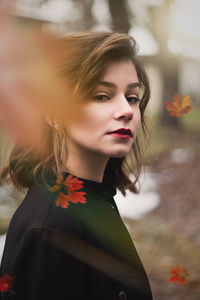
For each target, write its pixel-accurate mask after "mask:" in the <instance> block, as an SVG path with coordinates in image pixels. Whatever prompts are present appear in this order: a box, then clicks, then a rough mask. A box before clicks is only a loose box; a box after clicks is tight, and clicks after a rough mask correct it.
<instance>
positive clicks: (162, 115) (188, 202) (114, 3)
mask: <svg viewBox="0 0 200 300" xmlns="http://www.w3.org/2000/svg"><path fill="white" fill-rule="evenodd" d="M1 2H3V1H2V0H1V1H0V3H1ZM4 2H5V1H4ZM199 12H200V2H199V1H198V0H190V1H188V0H26V1H25V0H18V1H16V8H15V16H16V18H17V19H19V20H20V22H21V24H23V25H25V26H30V27H31V26H36V27H38V28H39V29H41V30H43V31H50V32H56V33H59V34H60V35H65V34H67V33H71V32H76V31H83V30H109V31H110V30H115V31H120V32H126V33H129V34H130V35H131V36H133V37H134V38H135V39H136V41H137V43H138V46H139V55H140V59H141V61H142V62H143V64H144V66H145V69H146V71H147V73H148V75H149V80H150V85H151V101H150V104H149V107H148V109H147V117H148V125H149V128H150V131H151V142H150V144H149V145H148V146H147V147H146V149H145V153H146V156H145V166H144V169H143V172H142V174H141V180H140V181H141V193H140V194H139V195H134V194H131V193H127V196H126V197H123V196H122V194H121V193H120V192H118V193H117V195H116V196H115V200H116V203H117V205H118V207H119V210H120V213H121V215H122V217H123V219H124V222H125V224H126V226H127V228H128V230H129V232H130V234H131V236H132V239H133V241H134V244H135V246H136V248H137V250H138V252H139V255H140V257H141V260H142V261H143V264H144V266H145V269H146V271H147V274H148V276H149V280H150V283H151V287H152V292H153V295H154V300H161V299H162V300H168V299H170V300H199V299H200V235H199V232H200V190H199V182H200V156H199V153H200V31H199V28H200V17H199ZM175 93H178V94H180V95H182V96H185V95H189V96H190V98H191V100H192V106H193V110H192V111H191V112H189V113H188V114H184V115H182V116H181V117H180V118H178V117H174V116H170V115H169V112H168V111H167V110H166V107H165V102H166V101H171V100H172V98H173V95H174V94H175ZM5 142H6V136H5V134H4V133H3V131H2V130H1V128H0V159H1V162H2V160H3V150H2V149H3V146H4V143H5ZM23 197H24V194H22V193H20V192H18V191H16V189H15V188H14V187H13V186H12V185H11V184H5V183H3V182H0V258H1V253H2V249H3V245H4V241H5V234H6V231H7V228H8V224H9V222H10V218H11V217H12V215H13V213H14V211H15V210H16V208H17V206H18V205H19V204H20V202H21V201H22V199H23ZM175 266H184V267H185V268H186V269H187V271H188V272H189V273H190V276H188V277H187V282H186V284H185V285H183V286H181V285H179V284H178V283H177V282H169V281H168V279H169V276H170V270H171V269H172V268H174V267H175Z"/></svg>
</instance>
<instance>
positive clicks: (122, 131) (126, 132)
mask: <svg viewBox="0 0 200 300" xmlns="http://www.w3.org/2000/svg"><path fill="white" fill-rule="evenodd" d="M108 134H110V135H112V136H115V137H118V138H123V139H127V138H130V137H132V136H133V134H132V132H131V130H130V129H129V128H119V129H117V130H115V131H111V132H108Z"/></svg>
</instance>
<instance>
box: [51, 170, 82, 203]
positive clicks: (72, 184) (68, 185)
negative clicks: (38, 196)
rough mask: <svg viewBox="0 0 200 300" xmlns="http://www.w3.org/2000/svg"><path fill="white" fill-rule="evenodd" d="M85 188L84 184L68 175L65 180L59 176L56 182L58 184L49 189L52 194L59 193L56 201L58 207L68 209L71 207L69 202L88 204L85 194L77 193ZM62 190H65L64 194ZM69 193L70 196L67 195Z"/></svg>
mask: <svg viewBox="0 0 200 300" xmlns="http://www.w3.org/2000/svg"><path fill="white" fill-rule="evenodd" d="M82 187H83V182H82V181H81V180H79V179H78V178H77V177H73V175H71V174H70V175H68V176H67V178H66V179H65V180H64V179H63V177H62V176H59V177H58V179H57V180H56V184H55V185H54V186H53V187H51V188H49V190H50V191H51V192H57V191H59V194H58V197H57V199H56V205H57V206H62V207H63V208H67V207H68V206H69V201H70V202H73V203H78V202H80V203H86V198H85V194H86V193H85V192H80V191H77V190H79V189H81V188H82ZM62 189H63V190H64V191H63V192H62ZM65 191H67V193H68V194H65Z"/></svg>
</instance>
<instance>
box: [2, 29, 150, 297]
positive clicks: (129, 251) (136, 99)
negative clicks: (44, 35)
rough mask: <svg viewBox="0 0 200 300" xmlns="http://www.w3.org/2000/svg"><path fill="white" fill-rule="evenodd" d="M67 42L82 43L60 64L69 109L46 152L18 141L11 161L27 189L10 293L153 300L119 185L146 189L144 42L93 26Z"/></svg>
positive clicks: (10, 267) (15, 237)
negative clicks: (140, 183) (142, 182)
mask: <svg viewBox="0 0 200 300" xmlns="http://www.w3.org/2000/svg"><path fill="white" fill-rule="evenodd" d="M58 44H59V46H62V47H63V49H73V51H70V54H69V53H68V55H67V58H65V59H64V60H63V59H61V60H60V62H59V74H60V76H61V78H62V79H64V80H65V81H66V84H67V85H68V91H69V90H70V97H67V100H66V103H67V109H65V110H64V111H63V107H62V105H60V108H61V107H62V108H61V109H59V113H58V112H57V115H56V116H55V115H54V116H52V115H51V116H50V115H48V114H47V115H46V116H45V120H44V122H45V129H44V137H46V140H45V142H44V144H45V151H43V155H41V156H36V155H35V154H33V153H32V152H31V151H29V150H25V149H24V148H23V149H20V147H15V149H14V150H13V153H12V155H11V157H10V162H9V168H8V172H9V174H10V177H11V179H12V181H13V183H14V184H15V186H16V187H18V188H28V192H27V194H26V196H25V199H24V200H23V202H22V203H21V205H20V206H19V207H18V209H17V210H16V212H15V214H14V216H13V217H12V220H11V222H10V226H9V229H8V233H7V238H6V244H5V248H4V254H3V258H2V264H1V276H3V275H4V274H6V273H7V274H9V275H10V276H11V277H12V278H14V279H13V283H12V286H11V288H10V289H9V290H8V291H6V292H4V293H2V294H1V297H2V299H20V300H23V299H24V300H33V299H34V300H40V299H48V300H51V299H75V300H79V299H85V300H86V299H87V300H98V299H99V300H100V299H109V300H111V299H137V300H143V299H145V300H150V299H152V295H151V289H150V286H149V282H148V279H147V276H146V273H145V270H144V268H143V265H142V263H141V261H140V259H139V257H138V254H137V252H136V249H135V247H134V245H133V243H132V241H131V238H130V235H129V234H128V231H127V229H126V227H125V225H124V224H123V222H122V219H121V218H120V215H119V212H118V209H117V206H116V205H115V202H114V199H113V196H114V195H115V194H116V188H118V189H119V190H120V191H121V192H122V193H123V194H124V195H125V190H126V189H129V190H131V191H132V192H135V193H136V192H137V188H136V182H137V180H138V177H139V173H140V169H141V150H140V144H139V140H138V138H137V136H136V135H137V132H138V129H139V127H140V124H141V125H142V130H143V131H144V130H145V121H144V110H145V108H146V105H147V103H148V101H149V96H150V92H149V85H148V80H147V76H146V74H145V71H144V70H143V68H142V67H141V65H140V64H139V62H138V61H137V59H136V57H135V56H136V45H135V41H134V40H133V39H132V38H131V37H130V36H128V35H126V34H121V33H111V32H84V33H80V34H73V35H69V36H67V37H63V38H60V39H59V42H58ZM66 51H67V50H66ZM63 53H64V52H63ZM63 57H64V56H63ZM63 57H62V58H63ZM68 96H69V95H68ZM74 103H75V104H76V105H75V106H74V105H72V104H74ZM59 104H60V103H59ZM62 112H63V115H62V117H60V115H61V114H62ZM58 115H59V117H58ZM130 172H131V173H133V174H134V175H135V181H134V182H131V180H130V179H129V176H128V174H129V173H130ZM4 176H5V171H4Z"/></svg>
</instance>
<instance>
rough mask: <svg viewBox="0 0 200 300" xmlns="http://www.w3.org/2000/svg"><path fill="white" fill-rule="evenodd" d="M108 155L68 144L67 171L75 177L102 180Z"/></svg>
mask: <svg viewBox="0 0 200 300" xmlns="http://www.w3.org/2000/svg"><path fill="white" fill-rule="evenodd" d="M108 159H109V157H107V156H105V155H102V154H99V153H95V152H94V151H90V150H88V149H85V148H78V149H77V148H76V147H75V146H72V145H70V148H69V151H68V160H67V164H66V167H67V171H68V172H69V173H71V174H73V175H75V176H77V177H80V178H85V179H89V180H93V181H97V182H102V180H103V175H104V171H105V168H106V164H107V162H108Z"/></svg>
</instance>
